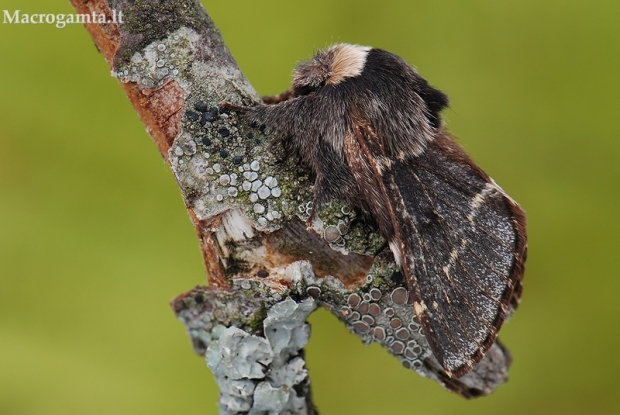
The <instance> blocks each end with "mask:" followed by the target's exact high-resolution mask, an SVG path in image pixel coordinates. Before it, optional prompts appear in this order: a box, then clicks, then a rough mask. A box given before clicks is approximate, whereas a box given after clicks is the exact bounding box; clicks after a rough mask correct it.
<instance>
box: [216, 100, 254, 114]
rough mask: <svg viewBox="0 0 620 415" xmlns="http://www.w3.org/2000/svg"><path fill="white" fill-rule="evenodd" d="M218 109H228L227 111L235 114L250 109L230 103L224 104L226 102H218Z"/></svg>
mask: <svg viewBox="0 0 620 415" xmlns="http://www.w3.org/2000/svg"><path fill="white" fill-rule="evenodd" d="M220 107H221V108H226V109H229V110H231V111H235V112H246V111H247V110H248V109H249V108H251V107H246V106H243V105H235V104H231V103H230V102H226V101H222V102H220Z"/></svg>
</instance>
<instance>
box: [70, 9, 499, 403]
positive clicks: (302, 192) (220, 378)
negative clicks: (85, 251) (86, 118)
mask: <svg viewBox="0 0 620 415" xmlns="http://www.w3.org/2000/svg"><path fill="white" fill-rule="evenodd" d="M72 3H73V5H74V7H75V9H76V10H77V12H78V13H89V14H91V13H93V12H96V13H104V14H105V15H107V16H110V18H111V17H112V15H113V10H114V12H115V13H116V15H119V13H122V16H123V18H124V21H123V23H119V24H112V23H110V24H103V25H101V24H95V23H92V24H86V28H87V29H88V31H89V32H90V33H91V35H92V37H93V40H94V42H95V44H96V45H97V47H98V48H99V50H100V51H101V53H102V54H103V55H104V57H105V58H106V60H107V61H108V63H109V64H110V68H111V71H112V75H113V76H115V77H117V78H118V79H119V81H120V83H121V86H122V87H123V89H124V90H125V93H126V94H127V97H128V98H129V100H130V101H131V103H132V104H133V106H134V108H135V109H136V111H137V113H138V115H139V116H140V118H141V120H142V122H143V123H144V124H145V125H146V127H147V131H148V132H149V134H150V135H151V137H152V138H153V141H154V142H155V144H156V145H157V147H158V149H159V151H160V152H161V154H162V157H163V158H164V160H165V161H166V162H167V163H168V165H169V166H170V169H171V171H172V173H173V174H174V176H175V179H176V181H177V183H178V184H179V187H180V189H181V193H182V196H183V199H184V201H185V205H186V208H187V211H188V214H189V216H190V218H191V220H192V223H193V225H194V228H195V230H196V234H197V236H198V239H199V241H200V246H201V249H202V253H203V258H204V263H205V268H206V271H207V276H208V281H209V286H208V287H197V288H195V289H194V290H192V291H190V292H188V293H186V294H183V295H180V296H179V297H178V298H176V299H175V300H174V301H173V302H172V307H173V309H174V311H175V313H176V314H177V316H178V318H179V319H180V320H181V321H182V322H183V323H184V324H185V325H186V327H187V330H188V333H189V335H190V337H191V339H192V342H193V344H194V349H195V351H196V352H197V353H198V354H200V355H202V356H206V359H207V364H208V366H209V368H210V369H211V370H212V371H213V373H214V375H215V377H216V380H217V382H218V385H219V386H220V413H223V414H234V413H240V412H244V413H245V412H249V413H263V412H266V411H271V412H270V413H308V414H312V413H315V409H314V406H313V404H312V402H311V394H310V387H309V384H310V381H309V378H308V375H307V371H306V369H305V362H304V360H303V346H304V345H305V344H306V342H307V340H308V336H309V329H308V325H307V323H305V320H306V318H307V316H308V314H309V313H310V312H312V311H313V310H314V308H315V306H316V305H317V304H318V305H320V306H323V307H325V308H327V309H328V310H330V311H331V312H332V313H333V314H334V315H336V316H337V317H338V318H339V319H341V320H342V321H343V322H344V323H345V325H346V326H347V328H348V329H349V330H350V331H351V332H352V333H355V334H356V335H357V336H359V337H360V338H361V339H362V341H363V342H364V343H365V344H369V343H371V342H373V341H376V342H379V343H380V344H382V345H383V346H384V347H386V348H387V349H388V351H389V352H390V353H391V354H393V355H394V356H395V357H396V358H397V359H399V360H400V361H401V362H402V364H403V366H405V367H407V368H411V369H413V370H415V371H416V372H418V373H419V374H421V375H422V376H425V377H429V378H431V379H434V380H435V381H437V382H439V383H440V384H441V385H442V386H444V387H445V388H446V389H448V390H451V391H453V392H456V393H458V394H460V395H462V396H464V397H467V398H470V397H474V396H480V395H485V394H488V393H490V392H491V391H493V389H494V388H495V387H497V386H498V385H499V384H501V383H503V382H504V381H505V380H506V379H507V368H508V365H509V363H510V357H509V354H508V352H507V351H506V349H504V348H503V347H502V346H501V345H499V343H496V344H495V345H494V346H493V347H492V348H491V350H490V351H489V352H488V353H487V355H486V356H485V357H484V359H483V360H482V361H481V362H480V363H479V364H478V365H477V366H476V367H474V369H473V370H472V371H471V372H470V373H469V374H467V375H465V376H464V377H462V378H460V379H452V378H450V377H449V376H447V375H446V374H445V372H444V371H443V370H442V369H441V366H440V365H439V364H438V363H437V361H436V359H435V358H434V357H433V355H432V353H431V351H430V349H429V347H428V343H427V341H426V339H425V338H424V336H423V335H422V334H421V333H420V326H419V324H418V322H417V319H416V316H415V313H414V310H413V307H412V306H411V304H408V298H409V296H408V293H407V290H406V287H405V284H404V281H403V278H402V274H401V273H400V270H399V268H398V267H397V266H396V264H395V263H394V259H393V257H392V255H391V253H390V251H389V249H386V247H385V241H384V240H383V239H382V238H381V237H380V236H379V235H377V234H374V233H373V232H372V231H371V230H370V229H369V228H367V227H366V226H365V225H364V224H363V223H361V222H359V221H357V220H356V217H355V212H354V211H352V210H351V209H350V208H349V206H347V205H346V204H345V203H343V202H333V203H331V204H330V205H328V206H325V207H321V209H320V211H319V212H318V214H317V215H315V219H314V221H313V223H312V227H311V229H307V228H306V225H305V221H306V220H307V218H308V215H309V213H310V210H311V203H312V202H311V200H312V193H311V185H312V180H310V179H309V177H308V175H307V172H305V171H303V170H301V169H300V168H299V167H298V166H297V165H296V163H295V161H294V160H291V159H290V158H286V157H284V155H276V154H273V153H272V152H270V151H268V144H269V142H270V140H271V138H272V137H270V136H268V135H266V134H265V133H264V131H262V130H261V129H260V128H256V126H253V125H251V124H249V123H248V121H247V120H245V119H244V118H242V117H240V116H239V115H238V114H236V113H233V112H228V111H226V110H223V109H221V108H220V103H221V102H222V101H226V102H230V103H233V104H239V105H242V104H243V105H251V104H252V103H256V102H258V101H259V97H258V95H257V93H256V92H255V91H254V89H253V88H252V87H251V85H250V83H249V82H248V81H247V80H246V79H245V77H244V76H243V74H242V73H241V71H240V69H239V68H238V66H237V64H236V62H235V60H234V59H233V57H232V56H231V55H230V52H229V51H228V49H227V48H226V46H225V45H224V42H223V40H222V37H221V35H220V33H219V31H218V30H217V28H216V27H215V25H214V24H213V22H212V21H211V19H210V18H209V16H208V15H207V14H206V12H205V11H204V10H203V9H202V6H201V5H200V3H199V2H198V1H197V0H184V1H180V0H173V1H163V0H159V1H155V0H151V1H138V0H136V1H129V0H107V1H106V0H92V1H81V0H72Z"/></svg>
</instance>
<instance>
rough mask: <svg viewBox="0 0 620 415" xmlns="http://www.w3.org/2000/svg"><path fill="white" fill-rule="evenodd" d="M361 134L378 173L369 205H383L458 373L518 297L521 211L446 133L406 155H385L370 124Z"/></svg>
mask: <svg viewBox="0 0 620 415" xmlns="http://www.w3.org/2000/svg"><path fill="white" fill-rule="evenodd" d="M355 137H356V138H357V140H356V141H357V144H358V145H359V146H360V148H361V153H363V154H365V157H364V159H365V161H366V163H367V164H368V165H369V166H371V169H372V170H373V171H374V173H375V174H376V177H377V179H376V181H375V185H376V186H377V189H375V191H374V194H375V196H374V197H379V198H383V202H384V203H383V204H377V201H375V202H373V203H371V204H369V206H368V208H369V209H371V210H372V209H373V207H372V206H378V207H380V209H376V208H375V210H377V211H376V212H373V215H374V216H375V217H376V218H377V217H378V218H379V220H378V225H379V227H380V228H383V229H382V231H383V233H384V235H386V237H387V238H388V241H389V243H390V248H391V249H392V252H393V253H394V255H395V258H396V260H397V262H399V263H400V265H401V267H402V269H403V273H404V274H405V277H406V279H407V284H408V288H409V290H410V297H411V300H412V302H413V306H414V307H415V310H416V314H417V316H418V319H419V320H420V324H421V326H422V328H423V331H424V334H425V336H426V338H427V340H428V342H429V345H430V347H431V350H432V351H433V354H434V355H435V357H436V358H437V360H438V361H439V363H440V364H441V365H442V366H443V367H444V369H445V370H446V372H447V373H448V374H449V375H450V376H453V377H460V376H462V375H464V374H465V373H467V372H468V371H469V370H470V369H471V367H472V366H473V365H474V364H475V363H477V362H478V361H480V359H482V357H483V356H484V353H485V352H486V351H487V350H488V349H489V348H490V347H491V346H492V344H493V343H494V341H495V339H496V337H497V332H498V330H499V328H500V327H501V325H502V323H503V321H504V319H505V316H506V313H507V311H509V309H511V308H514V307H516V305H517V303H518V299H519V298H518V297H519V295H520V287H521V285H520V284H521V278H522V275H523V262H524V260H525V250H526V235H525V216H524V214H523V211H522V210H521V208H520V207H519V206H518V205H517V204H516V202H514V201H513V200H512V199H510V197H508V196H507V195H506V193H505V192H504V191H503V190H502V189H501V188H500V187H499V186H498V185H497V184H495V182H494V181H493V180H492V179H491V178H489V177H488V176H487V175H486V174H485V173H484V172H482V170H480V169H479V168H478V167H477V166H476V165H475V164H474V163H473V162H472V161H471V160H470V159H469V157H468V156H467V155H466V154H465V152H464V151H463V150H462V149H461V148H460V147H459V146H458V145H457V144H456V143H454V141H453V140H452V139H451V138H449V137H447V136H445V135H441V134H440V135H438V136H436V138H435V140H434V141H433V142H432V143H430V144H429V145H428V147H427V148H426V149H425V151H424V152H423V153H422V154H420V155H419V156H409V157H402V158H401V159H398V158H396V159H394V158H387V157H385V154H384V153H383V151H382V149H381V147H380V146H378V145H377V143H378V142H379V141H380V140H378V139H377V137H376V136H374V135H373V131H372V129H370V128H360V129H358V131H357V133H356V134H355ZM345 147H346V146H345ZM357 156H359V154H358V155H357ZM368 185H370V186H372V183H365V184H362V186H360V187H362V188H364V186H366V187H367V186H368ZM362 193H364V191H362ZM377 195H380V196H377ZM363 197H367V198H370V197H373V195H372V191H368V195H367V196H363ZM386 215H389V217H390V218H389V219H388V218H385V216H386ZM381 217H384V219H381ZM387 220H389V221H390V222H391V227H392V228H391V229H389V226H390V225H388V224H386V223H385V222H386V221H387Z"/></svg>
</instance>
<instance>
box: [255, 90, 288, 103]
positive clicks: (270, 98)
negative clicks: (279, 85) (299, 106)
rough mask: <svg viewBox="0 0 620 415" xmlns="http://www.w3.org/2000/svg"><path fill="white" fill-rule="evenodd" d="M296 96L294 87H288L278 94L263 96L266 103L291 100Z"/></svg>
mask: <svg viewBox="0 0 620 415" xmlns="http://www.w3.org/2000/svg"><path fill="white" fill-rule="evenodd" d="M294 96H295V93H294V92H293V90H292V89H288V90H286V91H284V92H282V93H281V94H278V95H269V96H266V97H262V100H263V102H264V103H265V104H279V103H280V102H282V101H286V100H289V99H291V98H293V97H294Z"/></svg>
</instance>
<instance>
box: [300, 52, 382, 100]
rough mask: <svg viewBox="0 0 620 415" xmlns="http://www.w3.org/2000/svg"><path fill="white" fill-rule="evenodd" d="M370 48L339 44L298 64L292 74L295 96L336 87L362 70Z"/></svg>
mask: <svg viewBox="0 0 620 415" xmlns="http://www.w3.org/2000/svg"><path fill="white" fill-rule="evenodd" d="M370 49H371V48H370V47H367V46H359V45H350V44H348V43H339V44H336V45H333V46H331V47H330V48H328V49H325V50H322V51H320V52H318V53H317V54H316V55H315V56H314V57H313V58H312V59H311V60H310V61H307V62H302V63H300V64H299V65H298V66H297V68H295V72H294V73H293V89H294V91H295V93H296V95H306V94H309V93H310V92H312V91H315V90H317V89H319V88H321V87H323V86H325V85H332V86H335V85H338V84H339V83H341V82H342V81H344V80H345V79H347V78H352V77H355V76H359V75H360V74H361V73H362V71H363V70H364V65H365V64H366V56H367V55H368V52H369V51H370Z"/></svg>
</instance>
